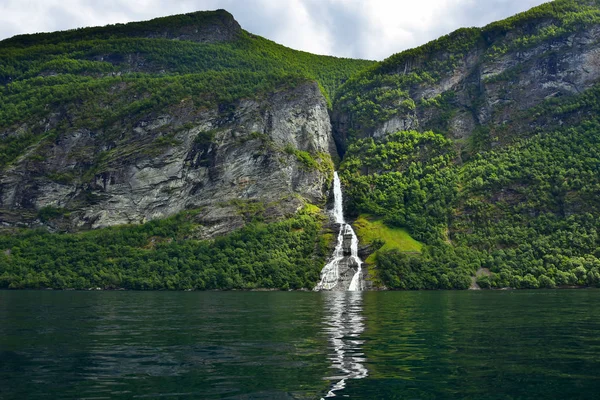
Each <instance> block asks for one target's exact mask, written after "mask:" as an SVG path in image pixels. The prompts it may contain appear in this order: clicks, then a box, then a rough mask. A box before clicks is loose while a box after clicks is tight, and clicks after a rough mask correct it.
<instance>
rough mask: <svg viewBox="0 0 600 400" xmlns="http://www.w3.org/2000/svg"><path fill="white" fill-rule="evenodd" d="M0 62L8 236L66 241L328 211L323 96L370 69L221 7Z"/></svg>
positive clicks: (73, 38)
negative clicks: (191, 216)
mask: <svg viewBox="0 0 600 400" xmlns="http://www.w3.org/2000/svg"><path fill="white" fill-rule="evenodd" d="M198 42H200V43H198ZM0 54H1V55H2V66H1V68H0V71H1V72H0V77H1V78H0V79H1V80H2V81H3V82H4V85H3V86H2V88H1V89H2V91H1V93H0V104H2V108H1V111H0V168H2V172H1V173H0V216H1V217H2V220H3V222H4V223H5V224H9V225H15V224H16V225H18V224H23V223H24V224H27V225H28V226H35V225H38V224H40V223H42V224H47V225H49V226H51V227H53V228H54V229H59V230H69V231H73V230H79V229H82V228H98V227H105V226H112V225H118V224H126V223H141V222H144V221H147V220H151V219H155V218H160V217H166V216H170V215H174V214H175V213H177V212H180V211H182V210H185V209H197V208H201V207H202V208H203V214H202V215H203V218H202V219H201V222H202V223H203V224H204V225H205V230H204V233H203V235H202V236H203V237H210V236H212V235H213V234H215V233H226V232H229V231H231V230H233V229H236V228H239V227H240V226H241V225H242V221H241V218H240V217H239V216H237V215H236V212H235V206H234V205H232V204H233V203H236V204H237V203H239V202H240V201H242V202H245V201H259V202H267V203H269V207H270V208H271V209H272V210H273V214H274V215H275V216H277V215H279V216H285V215H293V214H294V213H295V212H296V211H297V210H299V209H300V208H301V207H302V205H303V204H304V203H305V202H309V203H314V204H319V205H322V204H323V203H324V201H325V197H324V193H325V192H326V190H327V188H328V183H329V182H330V180H331V174H332V163H331V155H335V154H336V151H335V148H334V146H333V141H332V139H331V128H330V121H329V115H328V111H327V101H328V100H327V98H328V97H329V94H330V93H331V94H333V93H334V91H335V88H336V87H337V86H339V85H340V84H341V83H342V81H343V80H345V79H346V78H348V77H349V76H350V74H352V73H353V72H354V71H356V70H358V69H360V68H362V67H364V66H366V65H368V64H369V62H366V61H355V60H345V59H336V58H334V57H321V56H314V55H310V54H307V53H302V52H298V51H293V50H291V49H287V48H285V47H283V46H279V45H277V44H275V43H272V42H269V41H267V40H265V39H262V38H259V37H254V36H252V35H250V34H248V33H247V32H244V31H243V30H242V29H241V28H240V26H239V25H238V24H237V22H236V21H235V20H234V19H233V17H232V16H231V15H230V14H228V13H227V12H225V11H215V12H200V13H193V14H188V15H182V16H175V17H167V18H159V19H156V20H153V21H149V22H142V23H133V24H127V25H116V26H109V27H104V28H88V29H81V30H75V31H67V32H59V33H51V34H37V35H26V36H18V37H15V38H12V39H8V40H6V41H3V42H0ZM40 212H42V214H44V215H45V218H40V216H41V215H40ZM44 212H45V213H44ZM42 217H43V215H42Z"/></svg>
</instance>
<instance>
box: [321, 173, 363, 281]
mask: <svg viewBox="0 0 600 400" xmlns="http://www.w3.org/2000/svg"><path fill="white" fill-rule="evenodd" d="M333 200H334V201H333V212H332V215H333V219H334V222H335V223H336V224H340V230H339V232H338V237H337V244H336V246H335V250H334V251H333V254H332V256H331V260H330V261H329V263H327V265H325V267H324V268H323V269H322V270H321V281H320V282H319V284H318V285H317V286H316V287H315V290H351V291H356V290H362V268H361V267H362V261H361V259H360V257H358V238H357V237H356V234H355V233H354V229H352V226H350V224H347V223H346V221H345V220H344V208H343V197H342V185H341V183H340V178H339V177H338V173H337V172H334V174H333Z"/></svg>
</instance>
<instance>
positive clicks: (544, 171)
mask: <svg viewBox="0 0 600 400" xmlns="http://www.w3.org/2000/svg"><path fill="white" fill-rule="evenodd" d="M599 80H600V1H597V0H557V1H554V2H551V3H547V4H544V5H542V6H539V7H536V8H534V9H532V10H530V11H528V12H525V13H522V14H518V15H516V16H514V17H512V18H509V19H507V20H504V21H499V22H496V23H493V24H490V25H488V26H486V27H484V28H468V29H460V30H458V31H456V32H454V33H452V34H450V35H447V36H444V37H442V38H440V39H438V40H436V41H433V42H431V43H428V44H426V45H424V46H422V47H419V48H416V49H413V50H408V51H405V52H402V53H399V54H396V55H393V56H391V57H390V58H388V59H387V60H385V61H383V62H380V63H373V62H370V61H362V60H350V59H339V58H334V57H324V56H316V55H312V54H308V53H303V52H298V51H294V50H291V49H287V48H285V47H283V46H280V45H277V44H275V43H273V42H270V41H268V40H266V39H263V38H260V37H256V36H254V35H252V34H250V33H248V32H245V31H243V30H242V29H241V28H240V27H239V25H238V24H237V22H235V20H234V19H233V17H232V16H231V15H230V14H228V13H227V12H225V11H222V10H219V11H215V12H201V13H192V14H187V15H182V16H174V17H167V18H159V19H156V20H153V21H148V22H142V23H134V24H127V25H116V26H109V27H104V28H87V29H81V30H74V31H67V32H57V33H48V34H37V35H25V36H17V37H15V38H11V39H8V40H5V41H2V42H0V83H1V85H0V222H1V223H2V226H3V228H2V229H3V230H2V233H1V234H0V250H3V252H0V288H2V287H12V288H23V287H31V288H38V287H57V288H67V287H76V288H86V287H96V286H97V287H106V288H115V287H127V288H137V289H150V288H154V289H159V288H168V289H193V288H197V289H217V288H222V289H232V288H246V289H247V288H258V287H267V288H301V287H304V288H307V287H312V286H314V284H315V283H316V282H317V281H318V279H319V270H320V269H321V267H322V266H323V265H324V262H325V259H326V256H327V255H328V254H329V253H330V250H331V246H332V243H333V242H334V239H335V237H334V236H335V235H334V234H333V232H334V231H335V229H330V228H332V227H331V226H329V227H328V225H327V223H326V221H327V218H326V216H325V214H324V212H323V209H324V208H325V204H326V201H327V197H328V191H329V189H330V186H331V179H332V172H333V168H334V167H333V166H334V163H337V162H338V157H339V156H338V154H340V155H341V160H339V161H340V163H339V168H338V169H339V172H340V177H341V180H342V183H343V189H344V199H345V202H346V203H345V208H346V215H347V216H348V215H349V216H352V217H353V218H356V221H355V223H354V226H355V228H356V232H357V234H358V236H359V238H360V239H361V242H362V248H361V249H360V252H361V257H363V259H366V262H367V266H368V269H367V270H368V275H369V277H370V280H371V281H372V284H373V285H374V286H380V287H388V288H397V289H437V288H456V289H466V288H468V287H470V286H471V287H476V286H477V284H478V285H479V286H482V287H514V288H537V287H556V286H570V285H580V286H584V285H589V286H592V285H600V237H599V235H598V227H600V174H599V172H600V119H599V118H598V115H600V81H599ZM148 221H150V222H148ZM123 224H125V225H123ZM115 225H119V226H115ZM32 228H37V229H32ZM82 231H83V232H82ZM49 232H59V233H49Z"/></svg>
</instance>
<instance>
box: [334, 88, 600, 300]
mask: <svg viewBox="0 0 600 400" xmlns="http://www.w3.org/2000/svg"><path fill="white" fill-rule="evenodd" d="M597 94H598V88H597V87H593V88H592V89H590V90H588V91H587V92H584V93H582V94H581V95H579V96H574V97H570V98H561V99H549V100H548V101H546V102H545V103H544V104H542V105H540V106H539V107H536V108H535V109H533V110H528V111H527V112H524V113H523V115H522V117H523V118H524V120H526V119H527V115H535V118H538V120H559V119H560V118H558V117H561V118H562V119H565V120H568V118H571V120H572V121H573V122H574V123H573V125H572V126H571V127H565V128H555V129H554V130H553V131H551V130H543V131H538V132H536V131H534V132H527V131H524V132H523V133H522V136H523V139H517V140H515V141H514V142H513V144H512V145H511V146H507V147H504V148H501V149H499V150H495V151H491V150H488V151H485V152H482V153H480V154H478V155H476V156H474V157H473V158H471V159H469V160H468V161H467V162H465V163H463V164H459V163H455V162H453V158H452V157H453V153H452V151H451V142H450V141H448V140H447V139H444V138H443V137H441V136H440V135H436V134H433V133H430V132H426V133H422V134H421V133H416V132H399V133H397V134H394V135H389V136H388V137H386V138H385V139H383V140H380V141H374V140H373V139H361V140H357V141H355V144H353V145H350V147H349V148H348V153H347V155H346V159H345V160H344V162H343V163H342V166H341V171H342V177H343V179H344V182H345V184H346V186H347V187H348V190H347V194H348V196H351V198H350V199H348V204H349V208H350V209H352V210H358V211H359V212H370V213H373V214H375V215H377V216H379V218H381V221H383V222H384V223H385V224H386V225H387V226H389V227H390V228H393V227H398V228H401V227H404V228H406V229H407V230H408V231H409V232H410V234H411V235H412V236H414V237H416V238H419V239H420V240H422V241H423V242H424V243H425V246H424V247H423V249H422V254H421V255H417V254H407V253H406V249H402V248H397V249H390V250H387V249H385V248H384V249H381V250H379V251H378V252H377V254H376V257H375V260H376V264H377V268H378V274H379V279H380V280H381V282H382V283H383V284H385V285H386V286H388V287H391V288H400V289H434V288H465V287H468V286H469V280H468V279H469V277H470V276H473V275H474V274H475V271H476V270H477V269H479V268H488V269H489V270H490V271H491V273H492V274H491V276H489V277H488V276H485V275H483V276H480V277H479V278H478V282H479V284H480V285H481V286H482V287H496V288H500V287H508V286H510V287H514V288H538V287H556V286H565V285H589V286H600V236H599V232H598V227H599V226H600V206H599V204H598V198H599V196H600V176H599V174H598V171H600V152H599V151H598V149H599V148H600V120H599V119H598V118H597V117H596V116H597V115H598V112H599V111H600V102H599V101H597V99H598V98H599V97H598V95H597ZM417 172H418V173H417ZM423 187H426V189H425V190H424V193H421V192H419V190H420V189H422V188H423ZM434 210H437V211H435V212H434ZM419 222H421V223H419ZM358 223H359V226H360V225H361V224H362V221H361V220H360V219H359V221H358ZM359 231H360V228H359ZM380 235H382V233H380Z"/></svg>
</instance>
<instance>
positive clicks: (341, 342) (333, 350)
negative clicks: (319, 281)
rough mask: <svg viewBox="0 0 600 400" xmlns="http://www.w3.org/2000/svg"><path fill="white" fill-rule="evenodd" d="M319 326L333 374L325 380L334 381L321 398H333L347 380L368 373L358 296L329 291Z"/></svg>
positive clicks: (360, 305) (360, 296)
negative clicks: (328, 345)
mask: <svg viewBox="0 0 600 400" xmlns="http://www.w3.org/2000/svg"><path fill="white" fill-rule="evenodd" d="M325 296H326V297H325V316H324V318H323V323H324V325H325V328H324V329H325V332H326V333H327V335H328V336H329V343H330V350H329V360H330V361H331V368H332V369H334V370H336V373H335V375H333V376H329V377H326V378H325V379H328V380H333V381H336V383H335V384H334V385H333V386H332V387H331V389H330V390H329V392H328V393H327V395H326V396H325V397H335V396H336V394H335V392H338V391H340V390H342V389H344V388H345V387H346V381H347V380H348V379H362V378H365V377H367V375H368V374H369V371H367V368H366V367H365V366H364V365H363V363H364V362H365V358H364V354H363V352H362V349H361V345H362V344H363V343H364V340H360V334H361V333H362V332H363V331H364V330H365V325H364V323H363V319H364V318H363V316H362V297H363V294H362V293H356V292H332V293H327V294H325Z"/></svg>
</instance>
